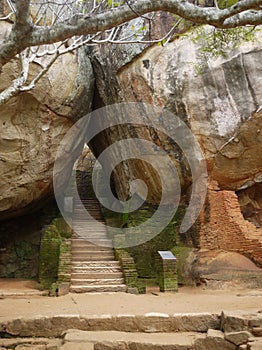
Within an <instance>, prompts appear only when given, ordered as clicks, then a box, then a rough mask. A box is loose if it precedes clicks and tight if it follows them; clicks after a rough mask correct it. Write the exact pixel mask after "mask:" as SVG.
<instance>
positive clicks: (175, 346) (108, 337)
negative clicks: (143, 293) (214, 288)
mask: <svg viewBox="0 0 262 350" xmlns="http://www.w3.org/2000/svg"><path fill="white" fill-rule="evenodd" d="M203 337H204V335H203V334H201V333H196V332H186V333H185V332H184V333H182V332H181V333H139V332H137V333H132V332H117V331H97V332H94V331H93V332H92V331H80V330H74V329H72V330H68V331H67V332H66V334H65V336H64V342H65V345H66V344H71V346H72V344H74V343H76V344H79V345H80V344H88V343H89V344H96V345H95V347H94V348H95V349H96V350H104V349H107V350H121V349H126V350H131V349H136V350H171V349H172V350H193V349H195V346H194V343H195V341H196V340H197V339H202V338H203ZM68 349H69V347H68ZM72 349H73V347H72ZM208 350H212V349H208ZM221 350H222V349H221Z"/></svg>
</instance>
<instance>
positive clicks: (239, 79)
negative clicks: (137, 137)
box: [95, 29, 262, 190]
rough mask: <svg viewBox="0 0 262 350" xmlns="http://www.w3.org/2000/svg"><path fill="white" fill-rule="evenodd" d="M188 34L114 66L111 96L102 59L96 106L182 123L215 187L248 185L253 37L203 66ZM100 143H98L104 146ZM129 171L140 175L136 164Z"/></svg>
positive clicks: (256, 104)
mask: <svg viewBox="0 0 262 350" xmlns="http://www.w3.org/2000/svg"><path fill="white" fill-rule="evenodd" d="M207 30H208V29H207ZM191 36H193V34H192V33H191V32H189V34H188V36H187V37H181V38H180V39H177V40H174V41H173V42H171V43H169V44H168V45H166V46H165V47H161V46H157V45H156V46H152V47H150V48H148V49H146V50H145V51H143V53H142V54H140V55H139V56H136V57H135V58H133V59H132V60H131V62H130V63H128V64H125V65H124V66H123V67H121V69H118V71H117V73H116V74H117V76H116V79H115V81H116V82H117V85H116V86H114V89H115V90H116V91H117V92H118V93H117V94H112V93H111V90H110V93H109V94H107V92H106V91H105V89H104V88H103V87H104V85H103V84H104V82H102V79H103V80H105V79H110V78H111V77H112V73H111V64H110V60H108V62H107V65H100V66H99V71H98V68H97V67H96V66H95V69H96V72H98V74H97V87H98V91H99V93H100V98H101V99H100V105H102V104H107V103H109V102H110V103H112V102H122V101H128V102H144V103H149V104H154V105H156V106H160V107H162V108H165V109H168V110H169V111H171V112H173V113H174V114H175V115H177V116H179V117H180V118H181V119H182V120H184V121H185V122H186V123H187V124H188V125H189V126H190V128H191V130H192V132H193V133H194V135H195V136H196V138H197V140H198V141H199V143H200V145H201V148H202V150H203V152H204V156H205V158H206V162H207V166H208V171H209V175H210V177H211V178H212V179H215V180H216V181H217V182H218V184H219V187H220V188H221V189H230V190H238V189H240V188H243V186H250V183H251V182H253V183H254V182H257V181H259V180H258V179H259V178H260V176H261V172H262V161H261V157H260V156H259V155H260V154H261V147H262V146H261V145H262V143H261V135H260V134H261V132H260V130H261V126H262V119H261V116H262V115H261V112H259V113H256V111H258V110H259V108H260V104H261V100H262V87H261V84H260V75H261V74H260V73H261V71H262V63H261V48H260V42H261V34H257V41H255V42H246V43H243V44H242V45H241V46H240V47H239V48H238V49H234V50H231V51H229V52H228V55H227V57H226V58H224V57H219V58H218V59H214V58H212V59H210V60H209V61H208V62H207V66H206V64H204V65H203V62H202V61H201V59H200V58H199V52H200V51H199V46H200V44H195V43H193V42H192V40H191ZM201 45H202V44H201ZM104 50H105V49H104ZM122 55H123V53H122ZM104 56H105V54H104V53H103V57H104ZM97 57H100V56H99V54H98V55H97ZM107 57H108V56H107ZM199 66H201V71H200V70H199ZM114 67H115V66H114ZM101 71H102V73H103V74H102V73H101ZM114 72H115V70H114ZM105 77H106V78H105ZM112 98H113V101H112ZM123 133H124V132H123ZM125 133H128V131H127V132H125ZM143 133H144V134H145V133H146V132H145V131H143V130H141V134H143ZM156 134H157V132H156ZM157 136H158V135H157ZM160 139H161V137H160ZM112 141H114V136H113V135H110V142H112ZM107 142H108V141H107V140H106V138H105V139H104V140H102V143H104V145H103V146H104V147H106V145H107ZM173 150H174V149H173ZM130 168H131V169H133V170H134V171H136V172H137V173H143V169H142V167H141V166H140V165H139V164H138V165H135V166H133V167H132V165H131V166H130ZM130 168H129V170H130ZM125 176H126V177H128V174H127V173H126V174H124V175H123V174H121V175H120V177H119V181H120V182H124V181H125V180H124V178H125ZM152 176H153V175H152ZM156 187H157V186H156Z"/></svg>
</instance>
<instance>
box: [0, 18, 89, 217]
mask: <svg viewBox="0 0 262 350" xmlns="http://www.w3.org/2000/svg"><path fill="white" fill-rule="evenodd" d="M0 25H1V38H2V36H3V35H6V32H7V31H8V30H9V28H10V24H7V23H4V22H1V24H0ZM45 61H46V58H45V57H43V58H42V59H37V60H36V61H35V62H33V63H32V66H31V70H30V72H29V77H30V78H32V77H34V76H35V75H36V74H37V73H38V72H39V70H40V67H41V66H42V65H43V64H45ZM79 63H80V67H81V68H80V69H81V73H80V70H79ZM18 69H19V68H18V61H17V60H13V61H12V62H10V63H8V64H6V65H5V66H4V68H3V72H2V73H1V83H0V91H2V90H3V89H5V88H6V87H8V86H9V85H10V83H11V81H12V80H13V79H14V78H15V77H16V76H17V73H18ZM92 85H93V77H92V68H91V65H90V63H89V61H88V60H87V59H86V58H85V60H83V59H82V56H81V54H80V55H79V56H77V55H76V54H75V53H68V54H66V55H64V56H61V57H59V59H58V60H57V61H56V62H55V63H54V64H53V66H52V67H51V68H50V69H49V71H48V72H47V74H46V75H45V76H44V77H43V78H42V79H41V80H40V81H39V83H38V84H37V85H36V87H35V89H34V90H33V91H29V92H26V93H22V94H20V95H19V96H17V97H14V98H12V99H11V100H9V101H8V102H7V103H6V104H4V105H3V106H2V107H1V109H0V114H1V123H0V134H1V138H0V174H1V176H0V178H1V180H0V187H1V196H0V218H1V219H3V218H8V217H11V216H14V215H17V214H18V213H19V214H21V213H24V212H25V211H26V210H27V211H29V210H32V209H35V208H36V207H37V205H39V206H41V205H42V204H41V203H42V201H43V199H45V198H46V197H48V196H51V195H52V169H53V163H54V158H55V155H56V151H57V148H58V146H59V144H60V142H61V140H62V138H63V136H64V135H65V133H66V132H67V130H68V129H69V128H70V127H71V125H72V124H73V121H74V120H77V119H78V118H80V117H81V116H83V115H84V114H86V113H87V112H88V111H89V108H90V104H91V100H92V92H91V90H92V89H91V88H92ZM71 163H73V160H72V159H71V157H68V163H65V164H64V166H65V165H67V164H71ZM62 181H63V179H61V182H62Z"/></svg>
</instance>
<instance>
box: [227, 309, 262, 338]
mask: <svg viewBox="0 0 262 350" xmlns="http://www.w3.org/2000/svg"><path fill="white" fill-rule="evenodd" d="M261 326H262V315H261V314H260V313H254V314H247V315H238V314H232V313H229V312H225V311H223V312H222V316H221V329H222V330H223V331H224V332H225V333H227V332H240V331H243V330H248V331H249V330H250V331H251V332H252V328H253V327H261Z"/></svg>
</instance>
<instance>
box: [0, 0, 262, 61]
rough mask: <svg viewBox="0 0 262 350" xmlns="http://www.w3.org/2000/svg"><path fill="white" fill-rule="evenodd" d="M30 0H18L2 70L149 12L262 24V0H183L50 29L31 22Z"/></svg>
mask: <svg viewBox="0 0 262 350" xmlns="http://www.w3.org/2000/svg"><path fill="white" fill-rule="evenodd" d="M29 5H30V1H29V0H16V22H15V25H14V28H13V31H12V33H11V35H10V37H9V38H7V39H6V40H5V42H3V43H2V45H1V48H0V67H1V66H2V65H3V64H5V63H6V62H8V61H9V60H10V59H12V58H13V57H15V55H16V54H18V53H19V52H22V51H23V50H24V49H25V48H26V47H29V46H36V45H44V44H50V43H54V42H58V41H63V40H65V39H68V38H70V37H73V36H75V35H88V34H96V33H97V32H103V31H105V30H107V29H112V28H114V27H117V26H119V25H121V24H123V23H125V22H127V21H130V20H132V19H134V18H136V17H137V14H139V15H140V16H143V15H145V14H147V13H149V12H155V11H160V10H161V11H168V12H171V13H174V14H176V15H178V16H180V17H182V18H184V19H187V20H190V21H192V22H195V23H200V24H210V25H213V26H215V27H217V28H233V27H236V26H240V25H247V24H250V25H258V24H262V10H261V6H262V0H242V1H240V2H238V3H236V4H235V5H233V6H231V7H229V8H226V9H219V8H217V7H211V8H210V7H199V6H198V5H194V4H191V3H189V2H187V1H185V0H184V1H181V0H154V1H152V0H137V1H134V2H132V9H131V8H130V7H131V6H130V4H128V5H127V4H126V3H125V4H123V5H121V6H118V7H116V8H112V9H110V10H106V11H104V12H101V13H99V12H98V13H96V11H95V9H96V8H97V7H95V6H94V7H93V10H92V11H93V12H92V14H91V12H90V13H89V14H88V15H85V14H80V13H78V14H76V15H74V16H72V17H71V18H69V19H67V20H63V21H60V22H58V23H56V24H54V25H51V26H37V25H35V24H33V23H30V15H29Z"/></svg>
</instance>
